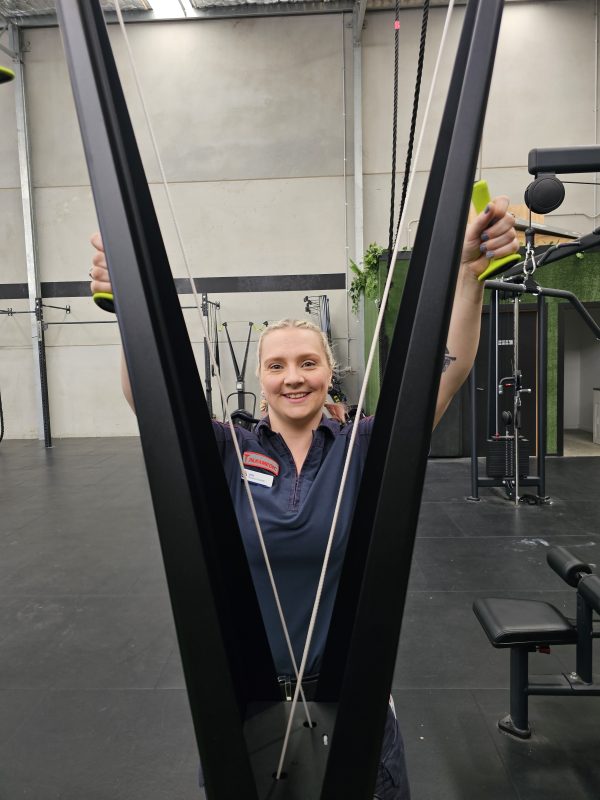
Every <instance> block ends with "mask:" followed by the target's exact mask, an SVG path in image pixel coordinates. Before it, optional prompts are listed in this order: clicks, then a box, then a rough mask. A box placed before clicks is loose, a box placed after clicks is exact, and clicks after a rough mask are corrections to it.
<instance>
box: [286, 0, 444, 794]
mask: <svg viewBox="0 0 600 800" xmlns="http://www.w3.org/2000/svg"><path fill="white" fill-rule="evenodd" d="M454 4H455V0H449V2H448V10H447V12H446V20H445V23H444V29H443V32H442V38H441V40H440V44H439V49H438V55H437V59H436V63H435V68H434V70H433V75H432V78H431V88H430V90H429V96H428V98H427V105H426V107H425V112H424V114H423V122H422V125H421V132H420V134H419V140H418V143H417V149H416V152H415V158H414V163H415V164H417V163H418V161H419V158H420V154H421V149H422V146H423V140H424V137H425V130H426V128H427V121H428V119H429V112H430V109H431V103H432V100H433V94H434V91H435V88H436V84H437V77H438V73H439V68H440V64H441V59H442V55H443V52H444V48H445V44H446V39H447V37H448V31H449V28H450V21H451V18H452V11H453V9H454ZM414 177H415V167H413V169H412V170H411V174H410V178H409V181H408V188H407V199H408V198H410V196H411V193H412V188H413V185H414ZM405 217H406V208H405V209H404V211H403V214H402V217H401V219H400V227H402V225H403V223H404V221H405ZM399 245H400V239H399V238H398V237H397V238H396V243H395V245H394V251H393V256H392V261H391V264H390V269H389V272H388V276H387V280H386V283H385V287H384V290H383V295H382V298H381V306H380V308H379V314H378V316H377V322H376V323H375V330H374V331H373V338H372V340H371V347H370V350H369V356H368V359H367V364H366V367H365V375H364V378H363V382H362V386H361V389H360V395H359V398H358V404H357V407H356V417H355V419H356V420H359V419H360V415H361V412H362V409H363V406H364V402H365V395H366V392H367V383H368V381H369V376H370V374H371V369H372V367H373V360H374V357H375V350H376V348H377V343H378V337H379V333H380V331H381V326H382V323H383V314H384V311H385V306H386V303H387V299H388V297H389V293H390V288H391V285H392V279H393V277H394V270H395V267H396V262H397V260H398V249H399ZM358 427H359V426H358V425H357V424H354V425H353V427H352V433H351V435H350V442H349V443H348V452H347V453H346V459H345V462H344V468H343V471H342V477H341V480H340V487H339V490H338V496H337V500H336V504H335V509H334V512H333V520H332V522H331V528H330V531H329V538H328V541H327V547H326V550H325V556H324V558H323V567H322V569H321V576H320V578H319V584H318V586H317V591H316V596H315V602H314V606H313V610H312V614H311V618H310V623H309V626H308V633H307V636H306V642H305V645H304V651H303V654H302V661H301V662H300V670H299V674H298V685H297V686H296V688H295V690H294V696H293V698H292V707H291V709H290V715H289V717H288V723H287V729H286V732H285V738H284V741H283V746H282V751H281V756H280V759H279V765H278V767H277V773H276V777H277V778H278V779H279V778H280V776H281V772H282V769H283V762H284V759H285V755H286V752H287V747H288V744H289V738H290V733H291V729H292V724H293V721H294V714H295V710H296V706H297V703H298V698H299V692H298V688H299V686H300V684H301V681H302V678H303V677H304V671H305V669H306V662H307V660H308V653H309V650H310V646H311V643H312V637H313V633H314V628H315V622H316V618H317V614H318V612H319V605H320V601H321V594H322V592H323V585H324V582H325V574H326V572H327V567H328V565H329V557H330V554H331V549H332V546H333V538H334V535H335V531H336V527H337V521H338V517H339V512H340V507H341V503H342V499H343V496H344V490H345V488H346V481H347V478H348V471H349V468H350V461H351V459H352V454H353V452H354V443H355V441H356V436H357V433H358Z"/></svg>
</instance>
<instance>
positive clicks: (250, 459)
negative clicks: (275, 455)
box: [243, 450, 279, 475]
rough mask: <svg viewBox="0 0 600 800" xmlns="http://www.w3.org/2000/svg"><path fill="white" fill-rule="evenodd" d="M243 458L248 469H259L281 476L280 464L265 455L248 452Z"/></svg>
mask: <svg viewBox="0 0 600 800" xmlns="http://www.w3.org/2000/svg"><path fill="white" fill-rule="evenodd" d="M243 458H244V464H245V465H246V466H247V467H258V469H266V470H267V472H271V473H272V474H273V475H279V464H278V463H277V462H276V461H275V460H274V459H272V458H269V456H265V455H263V453H253V452H252V451H250V450H246V452H245V453H244V457H243Z"/></svg>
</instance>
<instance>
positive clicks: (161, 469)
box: [57, 0, 504, 800]
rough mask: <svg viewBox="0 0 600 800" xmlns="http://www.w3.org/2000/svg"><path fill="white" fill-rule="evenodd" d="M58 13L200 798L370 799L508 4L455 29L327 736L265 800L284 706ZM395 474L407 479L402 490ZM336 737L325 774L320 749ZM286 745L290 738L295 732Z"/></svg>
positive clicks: (87, 6)
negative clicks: (195, 753)
mask: <svg viewBox="0 0 600 800" xmlns="http://www.w3.org/2000/svg"><path fill="white" fill-rule="evenodd" d="M57 5H58V15H59V22H60V27H61V31H62V35H63V39H64V45H65V51H66V54H67V62H68V66H69V72H70V77H71V82H72V85H73V91H74V96H75V102H76V107H77V113H78V117H79V122H80V127H81V130H82V139H83V143H84V150H85V153H86V159H87V162H88V169H89V172H90V178H91V183H92V190H93V194H94V199H95V203H96V208H97V212H98V219H99V223H100V229H101V232H102V235H103V239H104V242H105V247H106V253H107V261H108V264H109V269H110V274H111V281H112V283H113V286H114V290H115V303H116V310H117V316H118V319H119V325H120V329H121V334H122V338H123V343H124V350H125V356H126V360H127V365H128V370H129V373H130V378H131V385H132V392H133V397H134V401H135V406H136V411H137V415H138V422H139V427H140V436H141V442H142V448H143V453H144V459H145V463H146V469H147V473H148V478H149V483H150V489H151V494H152V499H153V504H154V510H155V516H156V520H157V527H158V532H159V538H160V542H161V548H162V552H163V559H164V563H165V570H166V576H167V583H168V587H169V593H170V596H171V604H172V607H173V614H174V619H175V627H176V631H177V637H178V641H179V648H180V651H181V658H182V664H183V670H184V676H185V680H186V686H187V691H188V697H189V702H190V709H191V714H192V720H193V723H194V729H195V733H196V739H197V743H198V748H199V751H200V756H201V759H202V763H203V767H204V774H205V779H206V789H207V796H208V797H209V798H211V799H215V800H221V798H222V799H223V800H225V798H231V797H243V798H244V800H257V799H258V798H259V797H265V796H266V795H267V794H268V796H269V797H272V798H282V800H283V798H286V800H287V799H288V798H289V800H291V799H292V798H294V800H296V798H302V800H307V798H317V797H319V798H321V800H329V799H330V798H337V797H344V798H345V800H365V798H367V797H370V796H372V794H373V787H374V784H375V778H376V774H377V766H378V762H379V756H380V749H381V742H382V736H383V727H384V721H385V716H386V713H387V705H388V695H389V691H390V687H391V684H392V676H393V669H394V664H395V658H396V650H397V645H398V639H399V635H400V625H401V619H402V612H403V608H404V602H405V596H406V587H407V583H408V575H409V570H410V561H411V555H412V550H413V545H414V537H415V532H416V524H417V519H418V512H419V506H420V498H421V493H422V486H423V480H424V472H425V467H426V462H427V452H428V447H429V440H430V436H431V428H432V424H433V416H434V411H435V401H436V396H437V389H438V386H439V378H440V374H441V366H442V363H443V358H444V351H445V344H446V337H447V331H448V325H449V319H450V312H451V306H452V300H453V294H454V287H455V284H456V278H457V273H458V266H459V260H460V252H461V248H462V238H463V231H464V227H465V224H466V219H467V214H468V209H469V204H470V196H471V186H472V182H473V178H474V174H475V169H476V162H477V155H478V150H479V142H480V138H481V132H482V127H483V120H484V114H485V105H486V102H487V97H488V93H489V86H490V80H491V75H492V68H493V62H494V57H495V51H496V45H497V40H498V33H499V26H500V20H501V16H502V10H503V5H504V1H503V0H470V2H469V4H468V6H467V9H466V11H465V16H464V24H463V31H462V34H461V37H460V42H459V46H458V50H457V56H456V62H455V67H454V71H453V74H452V78H451V82H450V89H449V93H448V99H447V102H446V106H445V110H444V114H443V118H442V123H441V129H440V136H439V140H438V144H437V147H436V150H435V155H434V162H433V166H432V170H431V174H430V178H429V182H428V188H427V192H426V197H425V202H424V207H423V213H422V215H421V223H420V226H419V233H418V235H417V240H416V242H415V248H414V251H413V256H412V259H411V261H412V264H411V270H410V273H409V276H408V280H407V284H406V288H405V291H404V295H403V299H402V305H401V308H400V312H399V316H398V321H397V324H396V329H395V332H394V337H393V340H392V345H391V349H390V357H389V360H388V364H390V365H391V366H389V367H388V369H387V370H386V374H385V376H384V383H383V390H382V394H381V400H380V403H379V406H378V417H377V421H376V423H375V427H374V431H373V437H372V443H371V447H370V451H369V455H368V458H367V468H366V469H365V477H364V479H363V483H362V486H361V490H360V493H359V498H358V502H357V508H356V513H355V518H354V523H353V526H352V531H351V535H350V540H349V544H348V557H347V558H346V560H345V563H344V570H343V575H342V581H341V583H340V590H339V592H338V599H337V601H336V606H335V609H334V617H333V621H332V625H331V629H330V637H329V641H328V643H327V649H326V653H325V657H324V662H323V669H322V673H321V678H320V680H319V684H318V687H317V700H318V701H319V702H315V703H312V704H311V705H312V707H313V710H314V714H315V718H319V717H320V718H322V719H324V720H325V728H319V727H317V728H316V729H315V730H312V731H311V730H309V729H306V728H303V726H302V724H301V723H300V725H299V728H298V731H299V732H300V734H301V736H302V737H303V739H302V741H301V742H300V744H299V745H297V747H296V753H295V754H296V756H297V757H298V758H299V759H300V761H302V759H304V761H306V758H307V757H311V756H312V757H314V758H315V762H314V764H313V765H310V768H309V769H308V770H307V771H305V772H304V773H303V772H302V771H301V769H300V768H296V767H294V768H293V769H292V770H291V771H290V774H289V777H288V778H287V779H285V780H280V781H278V782H274V781H273V779H272V772H273V770H274V768H275V766H276V765H275V763H274V760H273V754H271V755H269V760H268V761H267V762H266V765H265V764H264V763H262V764H261V761H260V759H261V754H260V753H258V754H257V753H252V754H250V753H249V752H248V745H247V742H246V740H245V730H244V729H245V728H247V729H248V728H250V729H252V730H253V733H252V734H251V736H252V737H253V742H254V745H256V744H257V741H258V740H259V739H260V738H261V737H263V736H266V737H267V738H268V739H273V738H275V739H276V738H277V736H278V735H280V734H281V733H283V729H282V727H278V729H277V733H276V732H275V731H276V728H275V722H274V721H273V719H272V718H273V717H274V718H276V720H275V721H276V723H277V725H278V726H281V724H282V721H284V720H285V717H286V715H287V709H286V704H285V703H283V702H282V701H280V699H279V698H280V695H279V691H278V687H277V684H276V676H275V669H274V666H273V661H272V657H271V653H270V650H269V647H268V642H267V638H266V634H265V630H264V625H263V623H262V619H261V617H260V612H259V608H258V603H257V600H256V594H255V591H254V587H253V585H252V580H251V577H250V573H249V569H248V565H247V562H246V558H245V554H244V550H243V546H242V541H241V537H240V533H239V530H238V526H237V522H236V519H235V514H234V511H233V507H232V504H231V501H230V498H229V492H228V488H227V485H226V482H225V477H224V473H223V470H222V469H221V468H220V466H219V465H220V459H219V456H218V452H217V449H216V443H215V439H214V435H213V431H212V427H211V424H210V421H209V416H208V410H207V407H206V401H205V397H204V394H203V391H202V386H201V383H200V380H199V377H198V373H197V369H196V365H195V362H194V357H193V352H192V349H191V345H190V342H189V338H188V336H187V332H186V330H185V324H184V321H183V317H182V313H181V309H180V306H179V302H178V298H177V294H176V292H175V288H174V284H173V280H172V276H171V272H170V269H169V265H168V261H167V256H166V252H165V248H164V244H163V241H162V239H161V236H160V231H159V227H158V223H157V220H156V215H155V211H154V208H153V205H152V201H151V198H150V193H149V190H148V184H147V181H146V179H145V175H144V171H143V167H142V164H141V159H140V157H139V152H138V149H137V145H136V141H135V136H134V133H133V130H132V128H131V123H130V120H129V115H128V113H127V108H126V104H125V100H124V96H123V93H122V90H121V86H120V83H119V79H118V74H117V71H116V66H115V63H114V58H113V55H112V51H111V49H110V44H109V41H108V36H107V33H106V26H105V23H104V19H103V16H102V12H101V8H100V5H99V3H98V2H92V1H91V0H58V3H57ZM457 198H458V202H457ZM449 265H450V266H449ZM391 420H393V424H392V430H391V434H390V429H389V423H390V421H391ZM407 464H409V465H410V469H409V471H408V474H405V475H404V480H402V481H400V482H399V481H398V475H399V474H402V473H403V472H404V473H405V472H406V465H407ZM369 467H370V468H369ZM357 551H359V552H360V551H363V552H364V553H365V554H366V557H365V559H363V560H362V561H361V563H362V564H364V565H365V568H364V575H363V573H362V571H361V570H359V571H358V572H357V571H356V566H357V564H356V563H353V559H352V558H351V557H350V556H351V554H356V552H357ZM332 633H335V637H332V635H331V634H332ZM333 639H335V644H334V642H333ZM340 644H342V645H344V647H343V648H342V649H340V647H339V645H340ZM208 654H209V655H210V657H208ZM257 703H260V704H261V705H259V706H257ZM288 707H289V704H288ZM333 719H335V724H334V727H333V729H332V730H333V735H332V736H331V737H330V747H329V748H328V749H329V755H328V758H327V759H326V764H324V761H325V755H324V754H323V753H324V751H323V745H324V744H325V743H324V742H321V738H322V733H323V732H325V731H326V730H329V729H328V728H327V726H328V725H329V724H330V723H331V722H332V720H333ZM356 720H360V725H359V726H357V725H356ZM293 737H295V738H296V739H297V738H298V736H297V735H296V731H295V732H294V734H293ZM315 737H316V738H315ZM250 745H251V747H252V742H250ZM302 748H304V751H306V752H301V751H302ZM319 748H320V750H319ZM317 751H319V752H317ZM319 753H320V755H319ZM315 754H316V755H315ZM263 760H264V759H263ZM251 762H252V763H251ZM296 769H300V771H299V772H296V771H295V770H296ZM253 773H254V774H253ZM323 773H324V774H323ZM299 775H300V778H299V777H298V776H299ZM257 783H258V785H259V786H258V788H257Z"/></svg>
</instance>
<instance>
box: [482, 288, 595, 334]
mask: <svg viewBox="0 0 600 800" xmlns="http://www.w3.org/2000/svg"><path fill="white" fill-rule="evenodd" d="M485 287H486V289H498V290H500V291H502V292H511V293H512V294H515V295H519V294H541V295H544V297H557V298H559V299H560V300H567V301H568V302H569V303H571V305H572V306H573V308H574V309H575V310H576V311H577V313H578V314H579V316H580V317H581V318H582V320H583V321H584V322H585V324H586V325H587V326H588V328H589V329H590V330H591V331H592V333H593V334H594V336H595V337H596V339H599V340H600V325H598V323H597V322H596V320H595V319H594V318H593V317H592V315H591V314H590V312H589V311H588V310H587V308H586V307H585V306H584V305H583V303H582V302H581V300H580V299H579V298H578V297H577V295H575V294H573V292H569V291H567V290H566V289H548V288H546V287H542V286H537V285H536V286H535V287H531V286H527V285H526V284H523V283H509V282H508V281H506V282H504V281H486V282H485Z"/></svg>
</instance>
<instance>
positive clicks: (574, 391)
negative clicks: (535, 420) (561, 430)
mask: <svg viewBox="0 0 600 800" xmlns="http://www.w3.org/2000/svg"><path fill="white" fill-rule="evenodd" d="M564 380H565V393H564V427H565V428H566V429H567V430H577V429H579V428H580V422H581V353H580V351H579V349H578V348H577V349H575V348H571V347H569V348H568V349H567V347H566V344H565V364H564Z"/></svg>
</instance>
